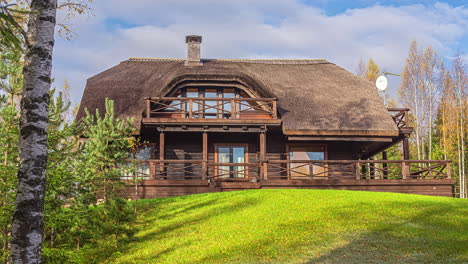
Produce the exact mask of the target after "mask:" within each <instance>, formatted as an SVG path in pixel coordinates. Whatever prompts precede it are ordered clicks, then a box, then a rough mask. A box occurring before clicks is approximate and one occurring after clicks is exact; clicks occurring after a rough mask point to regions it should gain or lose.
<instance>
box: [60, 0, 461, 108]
mask: <svg viewBox="0 0 468 264" xmlns="http://www.w3.org/2000/svg"><path fill="white" fill-rule="evenodd" d="M92 6H93V15H84V16H81V17H77V18H75V19H73V20H72V21H70V23H71V27H72V30H73V31H74V32H75V36H74V37H73V38H72V40H69V41H68V40H65V39H63V38H59V39H58V40H57V42H56V46H55V50H54V65H53V76H54V78H55V80H56V82H55V85H56V86H58V87H60V86H62V85H63V82H64V81H65V80H68V81H69V82H70V85H71V90H72V93H71V98H72V100H73V102H74V103H79V102H80V100H81V95H82V92H83V89H84V86H85V84H86V79H87V78H89V77H91V76H93V75H95V74H97V73H99V72H101V71H103V70H105V69H107V68H109V67H112V66H113V65H116V64H118V63H119V62H120V61H123V60H125V59H127V58H128V57H168V58H174V57H177V58H184V57H185V56H186V47H185V39H184V36H185V35H187V34H199V35H202V36H203V43H202V57H205V58H286V59H289V58H324V59H327V60H328V61H331V62H333V63H336V64H337V65H339V66H342V67H344V68H345V69H347V70H349V71H352V72H355V70H356V68H357V64H358V63H359V61H360V60H367V59H369V58H373V59H374V60H375V61H376V62H377V63H378V64H379V66H380V67H381V68H382V69H383V70H385V71H389V72H393V73H401V72H402V70H403V67H404V63H405V59H406V55H407V53H408V46H409V43H410V42H411V41H412V40H416V41H418V43H419V44H420V46H421V47H426V46H428V45H431V46H432V47H433V48H434V49H436V50H437V51H438V53H439V54H440V56H441V57H442V58H443V59H444V60H445V61H446V62H450V58H451V57H452V56H453V54H455V52H456V51H457V50H460V51H461V52H463V53H464V54H465V55H464V58H465V63H468V56H467V55H466V54H468V3H467V1H459V0H454V1H431V0H429V1H406V0H400V1H367V0H355V1H345V0H315V1H312V0H255V1H253V0H235V1H234V0H233V1H227V0H226V1H223V0H177V1H174V0H133V1H127V0H96V1H94V3H93V5H92ZM61 15H62V14H59V17H60V16H61ZM59 21H60V19H59ZM389 81H390V86H389V92H390V93H391V94H396V90H397V89H398V85H399V78H397V77H390V80H389Z"/></svg>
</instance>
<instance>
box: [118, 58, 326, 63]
mask: <svg viewBox="0 0 468 264" xmlns="http://www.w3.org/2000/svg"><path fill="white" fill-rule="evenodd" d="M201 60H202V61H203V62H215V63H216V62H240V63H258V64H319V63H329V62H328V61H327V60H325V59H201ZM169 61H175V62H182V61H185V59H180V58H143V57H130V58H129V59H128V60H126V61H123V62H169Z"/></svg>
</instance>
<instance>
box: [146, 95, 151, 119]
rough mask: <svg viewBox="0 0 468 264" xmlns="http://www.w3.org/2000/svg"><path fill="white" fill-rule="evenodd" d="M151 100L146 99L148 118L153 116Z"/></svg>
mask: <svg viewBox="0 0 468 264" xmlns="http://www.w3.org/2000/svg"><path fill="white" fill-rule="evenodd" d="M150 111H151V99H150V97H148V98H146V118H150V117H151V114H150Z"/></svg>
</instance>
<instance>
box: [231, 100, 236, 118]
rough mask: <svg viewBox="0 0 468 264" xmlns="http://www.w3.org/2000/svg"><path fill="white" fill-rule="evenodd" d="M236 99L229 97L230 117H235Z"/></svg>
mask: <svg viewBox="0 0 468 264" xmlns="http://www.w3.org/2000/svg"><path fill="white" fill-rule="evenodd" d="M235 115H236V101H234V99H231V119H236V116H235Z"/></svg>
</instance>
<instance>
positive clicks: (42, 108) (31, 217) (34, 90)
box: [10, 0, 57, 263]
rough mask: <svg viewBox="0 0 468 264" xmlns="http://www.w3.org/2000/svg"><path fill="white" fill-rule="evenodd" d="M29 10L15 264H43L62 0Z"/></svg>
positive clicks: (42, 0) (46, 0)
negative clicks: (51, 103) (54, 71)
mask: <svg viewBox="0 0 468 264" xmlns="http://www.w3.org/2000/svg"><path fill="white" fill-rule="evenodd" d="M30 10H31V14H30V17H29V21H28V32H27V34H26V53H25V58H24V70H23V74H24V81H23V93H22V99H21V118H20V138H19V157H20V165H19V169H18V191H17V196H16V207H15V212H14V215H13V224H12V238H11V249H10V251H11V261H12V262H13V263H42V259H41V242H42V229H43V221H44V212H43V208H44V193H45V175H46V165H47V132H48V109H49V92H50V91H49V90H50V85H51V70H52V51H53V47H54V31H55V24H56V12H57V0H32V1H31V4H30Z"/></svg>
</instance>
